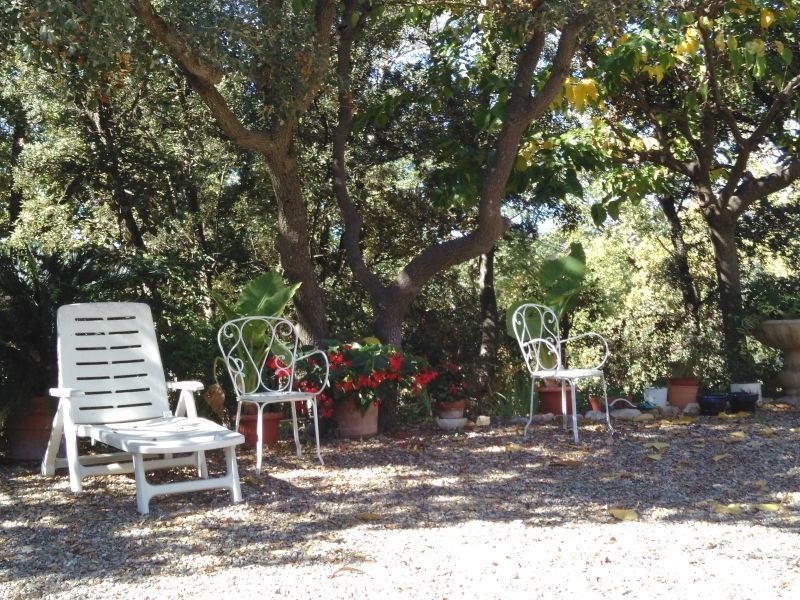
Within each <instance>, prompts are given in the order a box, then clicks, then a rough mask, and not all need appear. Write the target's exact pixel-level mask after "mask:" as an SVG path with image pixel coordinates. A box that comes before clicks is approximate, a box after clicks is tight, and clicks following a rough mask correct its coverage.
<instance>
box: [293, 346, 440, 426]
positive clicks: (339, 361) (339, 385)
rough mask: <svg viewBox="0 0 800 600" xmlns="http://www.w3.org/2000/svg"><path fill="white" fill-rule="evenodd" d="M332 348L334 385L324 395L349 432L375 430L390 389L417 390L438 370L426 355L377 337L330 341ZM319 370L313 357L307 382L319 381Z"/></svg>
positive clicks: (401, 392) (400, 391)
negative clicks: (379, 411) (353, 340)
mask: <svg viewBox="0 0 800 600" xmlns="http://www.w3.org/2000/svg"><path fill="white" fill-rule="evenodd" d="M327 352H328V362H329V363H330V382H331V387H330V390H329V393H326V394H323V395H321V396H320V398H321V399H322V401H323V402H324V403H327V402H330V403H331V404H332V405H333V414H334V418H335V419H336V422H337V425H338V428H339V433H340V434H341V435H342V436H344V437H353V438H363V437H370V436H374V435H376V434H377V433H378V407H379V406H380V403H381V402H382V401H383V400H385V399H386V398H388V397H390V395H391V396H395V397H397V396H418V395H419V394H420V393H421V392H422V391H423V390H424V389H425V388H426V387H427V386H428V384H429V383H430V382H431V381H432V380H433V379H434V378H435V376H436V373H435V372H434V371H433V370H431V369H430V368H429V367H428V366H427V365H426V363H425V361H424V360H422V359H420V358H419V357H415V356H413V355H411V354H404V353H403V352H400V351H399V350H397V349H396V348H394V347H393V346H391V345H386V344H381V343H380V341H379V340H377V339H376V338H365V339H364V340H363V341H362V342H360V343H359V342H353V343H341V342H338V341H331V342H330V343H329V344H328V348H327ZM320 375H321V374H320V373H318V372H317V368H316V367H315V365H314V364H313V363H312V364H311V365H310V367H309V372H308V373H307V375H306V376H305V377H304V379H303V383H302V385H311V386H313V385H317V384H318V380H319V377H320ZM323 406H324V404H323Z"/></svg>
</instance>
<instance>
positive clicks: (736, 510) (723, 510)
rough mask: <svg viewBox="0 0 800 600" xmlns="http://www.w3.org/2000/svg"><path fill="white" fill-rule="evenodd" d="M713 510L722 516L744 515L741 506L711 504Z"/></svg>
mask: <svg viewBox="0 0 800 600" xmlns="http://www.w3.org/2000/svg"><path fill="white" fill-rule="evenodd" d="M711 510H713V511H714V512H715V513H719V514H721V515H740V514H742V507H741V505H740V504H718V503H716V502H714V503H712V504H711Z"/></svg>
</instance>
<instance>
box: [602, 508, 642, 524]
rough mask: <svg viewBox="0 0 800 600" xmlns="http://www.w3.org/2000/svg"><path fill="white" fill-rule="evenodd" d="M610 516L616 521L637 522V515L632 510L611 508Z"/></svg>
mask: <svg viewBox="0 0 800 600" xmlns="http://www.w3.org/2000/svg"><path fill="white" fill-rule="evenodd" d="M609 512H610V513H611V516H612V517H614V518H615V519H616V520H617V521H638V520H639V513H637V512H636V511H635V510H633V509H632V508H612V509H611V510H610V511H609Z"/></svg>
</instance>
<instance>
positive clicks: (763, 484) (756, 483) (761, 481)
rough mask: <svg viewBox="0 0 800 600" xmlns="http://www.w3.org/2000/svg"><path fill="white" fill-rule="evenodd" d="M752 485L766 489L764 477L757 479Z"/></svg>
mask: <svg viewBox="0 0 800 600" xmlns="http://www.w3.org/2000/svg"><path fill="white" fill-rule="evenodd" d="M753 485H754V486H756V487H757V488H759V489H761V490H765V489H767V480H766V479H759V480H758V481H754V482H753Z"/></svg>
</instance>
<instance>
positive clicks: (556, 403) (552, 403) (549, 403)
mask: <svg viewBox="0 0 800 600" xmlns="http://www.w3.org/2000/svg"><path fill="white" fill-rule="evenodd" d="M564 390H565V393H566V395H567V414H568V415H571V414H572V400H571V399H570V394H571V392H570V387H569V386H568V385H567V386H565V387H564ZM538 394H539V412H540V413H542V414H547V413H553V414H554V415H562V414H564V413H563V412H562V411H561V386H560V385H552V386H551V385H543V386H540V387H539V389H538ZM602 410H605V408H603V409H602Z"/></svg>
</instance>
